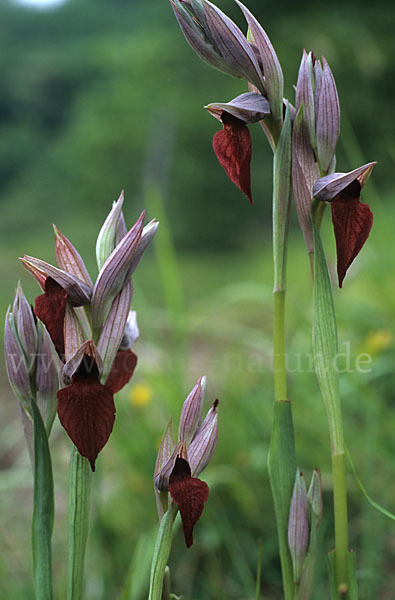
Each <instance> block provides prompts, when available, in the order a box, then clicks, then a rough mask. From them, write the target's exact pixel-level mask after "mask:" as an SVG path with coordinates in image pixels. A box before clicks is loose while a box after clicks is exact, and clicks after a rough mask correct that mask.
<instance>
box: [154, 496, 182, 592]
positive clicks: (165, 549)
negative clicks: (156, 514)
mask: <svg viewBox="0 0 395 600" xmlns="http://www.w3.org/2000/svg"><path fill="white" fill-rule="evenodd" d="M176 514H177V506H176V504H174V503H173V504H171V505H170V506H169V509H168V511H167V512H166V513H165V515H164V516H163V519H162V520H161V522H160V525H159V531H158V535H157V538H156V542H155V548H154V556H153V558H152V565H151V577H150V589H149V596H148V600H161V597H162V586H163V577H164V574H165V568H166V565H167V560H168V558H169V555H170V549H171V535H172V530H173V523H174V519H175V517H176Z"/></svg>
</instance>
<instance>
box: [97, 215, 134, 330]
mask: <svg viewBox="0 0 395 600" xmlns="http://www.w3.org/2000/svg"><path fill="white" fill-rule="evenodd" d="M144 217H145V211H143V212H142V213H141V215H140V217H139V219H138V221H137V222H136V224H135V225H134V227H132V229H131V230H130V231H129V232H128V233H127V234H126V235H125V237H124V238H123V239H122V240H121V241H120V242H119V244H118V245H117V246H116V248H115V249H114V250H113V251H112V252H111V254H110V256H109V257H108V258H107V260H106V261H105V263H104V265H103V267H102V269H101V271H100V273H99V275H98V277H97V280H96V283H95V287H94V290H93V296H92V325H93V327H94V328H98V327H101V326H102V324H103V322H104V319H105V316H106V312H107V310H108V309H109V306H110V304H111V302H112V300H113V299H114V298H115V296H116V295H117V294H118V293H119V292H120V291H121V289H122V288H123V286H124V284H125V280H126V277H127V274H128V272H129V268H130V265H131V262H132V259H133V257H134V255H135V253H136V250H137V246H138V244H139V241H140V238H141V234H142V232H143V223H144Z"/></svg>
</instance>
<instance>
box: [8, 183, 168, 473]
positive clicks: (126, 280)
mask: <svg viewBox="0 0 395 600" xmlns="http://www.w3.org/2000/svg"><path fill="white" fill-rule="evenodd" d="M122 206H123V193H122V194H121V196H120V198H119V199H118V201H117V202H115V203H114V205H113V208H112V210H111V212H110V214H109V215H108V217H107V219H106V221H105V222H104V224H103V227H102V229H101V231H100V233H99V236H98V239H97V244H96V260H97V265H98V269H99V274H98V276H97V279H96V282H95V283H93V282H92V279H91V278H90V275H89V273H88V271H87V269H86V267H85V264H84V261H83V260H82V258H81V256H80V255H79V253H78V252H77V250H76V249H75V247H74V246H73V245H72V243H71V242H70V241H69V240H68V239H67V238H66V237H65V236H64V235H63V234H62V233H61V232H60V231H59V229H58V228H57V227H54V230H55V250H56V259H57V263H58V267H55V266H53V265H51V264H49V263H46V262H44V261H43V260H40V259H38V258H33V257H31V256H26V255H25V256H24V257H23V258H21V261H22V264H23V265H24V267H25V268H26V269H27V270H28V271H29V272H30V273H31V274H32V275H33V277H34V278H35V279H36V281H37V282H38V284H39V285H40V287H41V288H42V290H43V294H41V295H40V296H38V297H37V298H36V300H35V308H34V310H31V307H30V305H29V303H28V301H27V300H26V298H25V297H24V295H23V292H22V288H21V287H20V285H18V289H17V292H16V296H15V301H14V304H13V307H12V310H11V308H9V310H8V312H7V317H6V324H5V355H6V362H7V370H8V376H9V379H10V382H11V385H12V387H13V389H14V392H15V394H16V396H17V398H18V400H19V402H20V405H21V408H22V414H23V419H24V423H25V425H26V427H27V428H28V427H29V419H30V417H31V402H32V399H34V398H36V397H37V403H38V406H39V407H41V405H42V407H43V410H44V409H45V415H44V421H45V424H46V426H47V433H48V435H49V433H50V430H51V426H52V422H53V419H54V416H55V413H56V410H57V413H58V416H59V420H60V422H61V424H62V425H63V427H64V429H65V430H66V432H67V433H68V435H69V437H70V439H71V440H72V442H73V443H74V444H75V446H76V447H77V449H78V451H79V453H80V454H81V455H82V456H85V457H86V458H87V459H88V460H89V462H90V465H91V468H92V470H95V461H96V458H97V456H98V454H99V452H100V451H101V450H102V448H103V447H104V446H105V444H106V443H107V441H108V438H109V436H110V434H111V431H112V428H113V425H114V420H115V405H114V399H113V395H114V394H115V393H116V392H118V391H119V390H121V389H122V388H123V387H124V386H125V385H126V384H127V383H128V381H129V380H130V378H131V377H132V375H133V373H134V370H135V367H136V364H137V356H136V355H135V354H134V352H133V351H132V350H131V347H132V346H133V344H134V342H135V340H136V339H137V337H138V335H139V331H138V327H137V322H136V313H135V312H134V311H131V310H130V307H131V302H132V297H133V284H132V279H131V276H132V274H133V272H134V271H135V269H136V267H137V265H138V263H139V261H140V259H141V257H142V255H143V253H144V250H145V249H146V247H147V246H148V244H149V243H150V241H151V240H152V238H153V237H154V235H155V232H156V230H157V227H158V222H156V221H155V220H153V221H151V222H150V223H148V225H146V226H145V227H144V217H145V213H144V212H143V213H142V214H141V215H140V217H139V219H138V220H137V222H136V224H135V225H134V226H133V227H132V228H131V229H130V230H129V231H128V230H127V228H126V224H125V220H124V216H123V212H122ZM43 325H44V326H45V327H44V326H43ZM51 341H52V343H51ZM59 388H60V389H59Z"/></svg>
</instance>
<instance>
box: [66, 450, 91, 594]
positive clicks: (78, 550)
mask: <svg viewBox="0 0 395 600" xmlns="http://www.w3.org/2000/svg"><path fill="white" fill-rule="evenodd" d="M91 476H92V474H91V470H90V466H89V462H88V460H87V459H86V458H84V457H83V456H81V455H80V453H79V452H78V450H77V448H76V447H75V446H73V449H72V451H71V456H70V470H69V504H68V564H67V600H81V599H82V598H83V594H82V588H83V576H84V562H85V549H86V542H87V538H88V526H89V510H90V490H91Z"/></svg>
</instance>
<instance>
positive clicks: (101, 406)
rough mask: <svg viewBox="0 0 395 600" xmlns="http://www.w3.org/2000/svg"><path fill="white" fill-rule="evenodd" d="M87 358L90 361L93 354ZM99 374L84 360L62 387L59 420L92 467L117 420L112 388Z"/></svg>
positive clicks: (59, 395)
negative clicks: (69, 382) (67, 382)
mask: <svg viewBox="0 0 395 600" xmlns="http://www.w3.org/2000/svg"><path fill="white" fill-rule="evenodd" d="M85 358H87V360H88V361H89V357H85ZM83 362H84V361H83ZM85 362H86V361H85ZM91 364H92V361H91ZM89 370H91V372H90V373H89ZM98 376H99V373H98V369H97V367H95V365H94V368H93V369H86V364H85V366H84V365H83V364H82V363H81V368H80V369H79V371H78V372H77V374H76V375H75V376H74V377H73V381H72V384H71V385H69V386H67V387H65V388H63V389H61V390H59V391H58V416H59V420H60V422H61V424H62V425H63V427H64V428H65V430H66V431H67V433H68V435H69V437H70V439H71V440H72V442H73V443H74V444H75V445H76V447H77V449H78V452H79V453H80V454H81V455H82V456H85V457H86V458H87V459H88V460H89V462H90V464H91V467H92V471H94V470H95V460H96V458H97V455H98V454H99V452H100V450H101V449H102V448H103V447H104V446H105V445H106V443H107V440H108V438H109V437H110V433H111V431H112V428H113V425H114V420H115V405H114V399H113V395H112V392H111V390H109V389H108V387H107V386H105V385H102V384H101V383H100V382H99V379H98Z"/></svg>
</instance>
